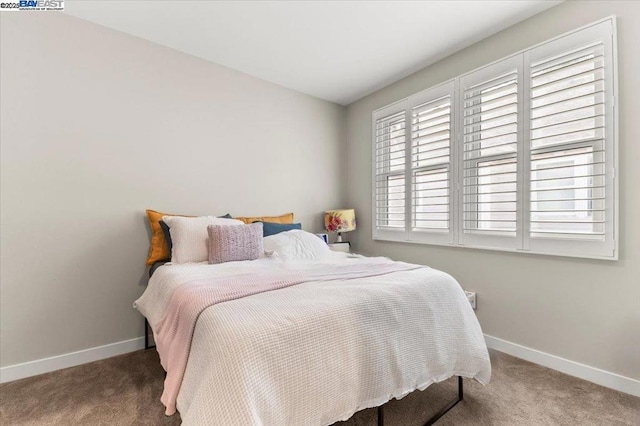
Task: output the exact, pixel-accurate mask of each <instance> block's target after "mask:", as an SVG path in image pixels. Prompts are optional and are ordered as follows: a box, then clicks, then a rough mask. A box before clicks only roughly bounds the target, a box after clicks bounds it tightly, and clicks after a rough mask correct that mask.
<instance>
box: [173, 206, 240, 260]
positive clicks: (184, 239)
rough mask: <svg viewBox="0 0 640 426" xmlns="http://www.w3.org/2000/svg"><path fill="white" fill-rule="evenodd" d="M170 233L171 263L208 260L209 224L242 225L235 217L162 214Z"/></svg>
mask: <svg viewBox="0 0 640 426" xmlns="http://www.w3.org/2000/svg"><path fill="white" fill-rule="evenodd" d="M162 220H163V221H164V223H166V224H167V226H168V227H169V233H170V234H171V242H172V243H173V248H172V249H171V263H187V262H206V261H208V260H209V246H208V244H207V243H208V241H209V234H208V233H207V227H208V226H209V225H243V224H244V223H243V222H242V221H240V220H236V219H225V218H221V217H215V216H200V217H180V216H163V218H162Z"/></svg>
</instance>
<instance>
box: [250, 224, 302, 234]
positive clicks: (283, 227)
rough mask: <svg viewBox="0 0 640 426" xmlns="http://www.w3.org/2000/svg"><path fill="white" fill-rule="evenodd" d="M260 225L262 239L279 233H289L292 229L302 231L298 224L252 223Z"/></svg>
mask: <svg viewBox="0 0 640 426" xmlns="http://www.w3.org/2000/svg"><path fill="white" fill-rule="evenodd" d="M254 223H262V232H263V236H264V237H268V236H269V235H276V234H279V233H281V232H287V231H291V230H292V229H302V225H301V224H299V223H272V222H254Z"/></svg>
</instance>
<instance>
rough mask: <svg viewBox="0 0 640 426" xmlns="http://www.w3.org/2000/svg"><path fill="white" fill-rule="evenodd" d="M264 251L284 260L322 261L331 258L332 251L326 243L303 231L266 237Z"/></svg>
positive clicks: (298, 230)
mask: <svg viewBox="0 0 640 426" xmlns="http://www.w3.org/2000/svg"><path fill="white" fill-rule="evenodd" d="M264 250H265V251H266V252H273V253H274V254H275V255H276V256H278V257H279V258H280V259H282V260H300V259H306V260H320V259H325V258H328V257H330V256H331V249H330V248H329V246H328V245H326V244H325V242H324V241H322V240H321V239H320V238H318V237H317V236H316V235H315V234H312V233H310V232H306V231H303V230H301V229H294V230H292V231H286V232H281V233H279V234H276V235H271V236H269V237H265V238H264Z"/></svg>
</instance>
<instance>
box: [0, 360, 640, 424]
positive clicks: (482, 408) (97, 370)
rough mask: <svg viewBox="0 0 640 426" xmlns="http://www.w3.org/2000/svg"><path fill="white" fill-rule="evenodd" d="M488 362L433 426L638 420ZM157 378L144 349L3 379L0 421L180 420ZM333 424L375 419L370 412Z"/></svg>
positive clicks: (536, 373)
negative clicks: (486, 379)
mask: <svg viewBox="0 0 640 426" xmlns="http://www.w3.org/2000/svg"><path fill="white" fill-rule="evenodd" d="M491 360H492V366H493V376H492V379H491V383H490V384H489V385H487V386H486V387H483V386H481V385H479V384H478V383H475V382H473V381H471V380H465V400H464V401H463V402H461V403H460V404H458V405H457V406H456V407H454V408H453V409H452V410H451V411H450V412H449V413H447V414H446V415H445V417H443V418H442V419H441V420H440V421H438V423H437V425H438V426H445V425H456V426H458V425H460V426H464V425H474V426H476V425H505V426H507V425H508V426H515V425H534V426H538V425H580V426H584V425H635V426H638V425H640V398H637V397H633V396H630V395H627V394H624V393H621V392H617V391H614V390H611V389H607V388H603V387H601V386H597V385H594V384H592V383H589V382H586V381H584V380H580V379H576V378H573V377H570V376H567V375H564V374H562V373H558V372H556V371H553V370H549V369H547V368H544V367H540V366H537V365H535V364H531V363H528V362H526V361H522V360H519V359H517V358H513V357H511V356H508V355H505V354H502V353H500V352H495V351H492V352H491ZM163 378H164V376H163V371H162V368H161V367H160V365H159V361H158V356H157V354H156V352H155V350H149V351H139V352H133V353H130V354H126V355H122V356H118V357H114V358H110V359H106V360H103V361H98V362H94V363H91V364H86V365H81V366H78V367H73V368H68V369H66V370H60V371H56V372H53V373H48V374H43V375H41V376H37V377H31V378H27V379H23V380H18V381H15V382H11V383H5V384H2V385H0V424H2V425H178V424H180V418H179V416H178V415H175V416H173V417H165V416H164V414H163V407H162V405H161V403H160V394H161V393H162V381H163ZM455 389H456V388H455V379H453V380H449V381H447V382H444V383H441V384H438V385H433V386H431V387H429V388H428V389H427V390H425V391H424V392H414V393H412V394H410V395H408V396H407V397H405V398H403V399H401V400H393V401H391V402H389V403H388V404H387V405H386V406H385V407H386V408H385V424H386V425H389V426H412V425H421V424H422V423H423V421H424V420H426V419H427V418H429V417H430V416H431V414H433V413H435V412H437V411H438V410H439V408H440V407H441V406H443V405H445V403H446V402H447V401H448V400H449V399H453V398H454V397H455ZM211 424H212V425H213V424H215V422H212V423H211ZM338 425H339V426H365V425H367V426H368V425H371V426H373V425H376V410H375V408H374V409H367V410H363V411H360V412H358V413H356V414H355V415H354V416H353V417H352V418H351V419H349V420H347V421H346V422H339V423H337V424H336V426H338ZM224 426H228V425H224Z"/></svg>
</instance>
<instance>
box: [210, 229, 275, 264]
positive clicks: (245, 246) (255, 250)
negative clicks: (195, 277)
mask: <svg viewBox="0 0 640 426" xmlns="http://www.w3.org/2000/svg"><path fill="white" fill-rule="evenodd" d="M207 231H208V233H209V263H224V262H235V261H239V260H255V259H257V258H259V257H260V256H262V255H263V254H264V247H263V245H262V223H261V222H256V223H252V224H250V225H241V226H229V225H209V226H208V227H207Z"/></svg>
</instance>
